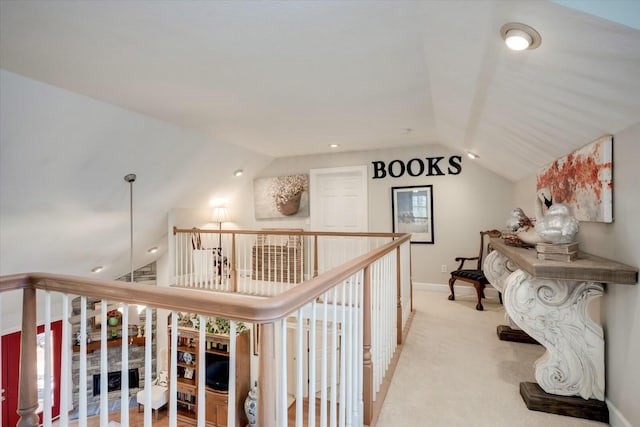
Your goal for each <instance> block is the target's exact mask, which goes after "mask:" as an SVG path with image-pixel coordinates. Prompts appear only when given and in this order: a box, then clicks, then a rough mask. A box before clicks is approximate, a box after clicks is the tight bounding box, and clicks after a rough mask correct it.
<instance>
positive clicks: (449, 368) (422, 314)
mask: <svg viewBox="0 0 640 427" xmlns="http://www.w3.org/2000/svg"><path fill="white" fill-rule="evenodd" d="M475 304H476V303H475V296H471V295H468V296H460V297H459V298H458V300H457V301H448V300H447V294H445V293H437V292H427V291H417V292H415V296H414V308H415V310H416V313H415V317H414V319H413V324H412V326H411V331H410V332H409V336H408V338H407V342H406V344H405V346H404V350H403V352H402V355H401V357H400V361H399V363H398V367H397V369H396V373H395V376H394V378H393V380H392V383H391V388H390V390H389V393H388V394H387V399H386V401H385V403H384V405H383V407H382V412H381V414H380V417H379V418H378V422H377V423H376V427H403V426H425V427H426V426H428V427H485V426H486V427H489V426H490V427H604V426H606V425H607V424H603V423H599V422H595V421H588V420H583V419H579V418H572V417H565V416H561V415H553V414H546V413H543V412H536V411H529V410H528V409H527V407H526V406H525V404H524V402H523V401H522V398H521V397H520V393H519V384H520V382H522V381H535V379H534V373H533V362H534V361H535V360H536V359H537V358H538V357H540V356H541V355H542V354H543V353H544V348H543V347H542V346H538V345H531V344H519V343H512V342H504V341H500V340H498V338H497V336H496V326H497V325H499V324H504V309H503V307H502V306H501V305H500V304H499V303H498V299H497V298H488V299H487V300H486V302H485V303H484V308H485V311H483V312H480V311H476V310H475V308H474V307H475Z"/></svg>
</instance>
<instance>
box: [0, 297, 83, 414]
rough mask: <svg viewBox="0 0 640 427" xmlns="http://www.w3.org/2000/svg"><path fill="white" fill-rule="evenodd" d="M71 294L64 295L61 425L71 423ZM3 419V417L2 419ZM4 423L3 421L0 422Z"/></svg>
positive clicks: (61, 358)
mask: <svg viewBox="0 0 640 427" xmlns="http://www.w3.org/2000/svg"><path fill="white" fill-rule="evenodd" d="M70 327H71V326H70V325H69V295H67V294H63V295H62V354H61V357H60V360H61V364H62V367H61V368H62V369H61V371H62V372H61V373H60V425H61V426H67V425H69V409H70V407H69V391H70V387H69V379H70V378H71V369H70V364H71V355H70V354H69V353H70V351H69V350H70V349H71V339H70V334H69V328H70ZM0 412H1V411H0ZM0 421H1V419H0ZM0 425H2V422H0Z"/></svg>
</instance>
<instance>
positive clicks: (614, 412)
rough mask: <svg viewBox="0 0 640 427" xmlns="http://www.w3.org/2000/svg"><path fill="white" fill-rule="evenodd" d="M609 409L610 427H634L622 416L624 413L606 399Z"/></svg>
mask: <svg viewBox="0 0 640 427" xmlns="http://www.w3.org/2000/svg"><path fill="white" fill-rule="evenodd" d="M605 402H607V406H608V407H609V425H610V426H611V427H633V426H632V425H631V423H630V422H629V420H627V419H626V418H625V416H624V415H622V412H620V410H619V409H618V408H616V405H614V404H613V403H612V402H611V401H610V400H609V399H605Z"/></svg>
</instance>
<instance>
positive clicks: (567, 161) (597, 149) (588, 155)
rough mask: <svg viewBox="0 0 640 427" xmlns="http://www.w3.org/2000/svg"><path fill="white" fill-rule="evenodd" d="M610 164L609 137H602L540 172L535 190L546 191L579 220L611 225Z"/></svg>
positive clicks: (611, 166)
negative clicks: (571, 211)
mask: <svg viewBox="0 0 640 427" xmlns="http://www.w3.org/2000/svg"><path fill="white" fill-rule="evenodd" d="M612 161H613V136H611V135H607V136H603V137H602V138H600V139H598V140H597V141H594V142H592V143H591V144H589V145H586V146H584V147H582V148H579V149H577V150H576V151H574V152H572V153H570V154H568V155H567V156H565V157H561V158H559V159H557V160H556V161H554V162H553V163H551V164H550V165H548V166H545V167H544V168H542V169H540V170H539V171H538V177H537V178H538V179H537V184H536V189H537V191H540V190H541V189H543V188H548V189H549V190H550V193H551V198H552V200H551V201H552V203H564V204H566V205H569V206H571V208H572V209H573V214H574V215H575V217H576V218H577V219H578V220H580V221H595V222H613V163H612ZM544 213H546V212H544Z"/></svg>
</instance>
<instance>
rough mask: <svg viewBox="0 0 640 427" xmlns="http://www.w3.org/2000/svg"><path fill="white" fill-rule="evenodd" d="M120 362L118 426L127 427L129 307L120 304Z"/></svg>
mask: <svg viewBox="0 0 640 427" xmlns="http://www.w3.org/2000/svg"><path fill="white" fill-rule="evenodd" d="M121 344H122V347H121V348H122V362H121V364H120V424H121V425H122V426H123V427H129V305H128V304H122V343H121Z"/></svg>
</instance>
